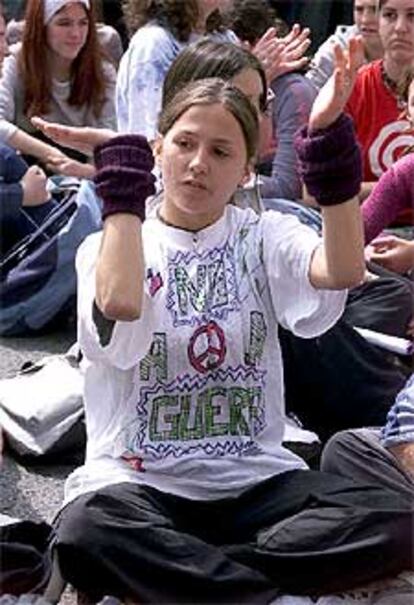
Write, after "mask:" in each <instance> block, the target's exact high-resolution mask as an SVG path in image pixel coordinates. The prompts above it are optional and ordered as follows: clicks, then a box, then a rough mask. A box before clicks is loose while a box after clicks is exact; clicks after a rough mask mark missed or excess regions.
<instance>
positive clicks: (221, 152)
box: [214, 147, 230, 158]
mask: <svg viewBox="0 0 414 605" xmlns="http://www.w3.org/2000/svg"><path fill="white" fill-rule="evenodd" d="M214 153H215V154H216V156H218V157H219V158H228V157H229V155H230V153H229V152H228V151H227V149H221V147H216V148H215V149H214Z"/></svg>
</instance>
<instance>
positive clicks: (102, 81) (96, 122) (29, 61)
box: [0, 0, 116, 176]
mask: <svg viewBox="0 0 414 605" xmlns="http://www.w3.org/2000/svg"><path fill="white" fill-rule="evenodd" d="M115 78H116V75H115V69H114V68H113V66H112V65H111V64H110V63H109V62H107V61H105V60H104V58H103V55H102V52H101V49H100V47H99V44H98V42H97V38H96V29H95V18H94V11H93V5H92V3H91V1H90V0H77V1H75V2H73V1H71V0H29V1H28V4H27V9H26V14H25V29H24V33H23V40H22V44H21V46H20V47H19V48H18V50H17V51H16V52H15V53H13V54H11V55H10V56H9V57H7V58H6V60H5V62H4V67H3V76H2V78H1V80H0V142H2V143H5V144H7V145H10V146H11V147H14V148H15V149H17V150H18V151H20V152H21V153H23V154H24V155H26V156H32V157H34V158H35V159H36V161H37V162H38V163H40V164H42V165H43V166H44V167H46V168H47V169H48V170H51V171H53V172H57V173H62V174H73V175H76V176H88V175H89V174H90V170H89V169H88V168H89V167H88V166H83V165H82V164H81V163H79V162H76V161H73V160H70V159H69V157H68V156H72V157H73V156H74V154H73V151H71V150H68V149H65V150H63V151H62V150H59V149H57V148H56V147H55V146H54V145H52V144H50V143H49V142H45V141H42V140H40V139H39V137H38V136H37V133H36V131H35V129H34V128H33V126H32V124H31V122H30V118H31V117H32V116H34V115H40V116H42V117H44V118H46V119H48V120H54V121H57V122H60V123H62V124H68V125H72V126H88V125H89V126H96V127H103V128H104V127H108V128H114V127H115V125H116V121H115V107H114V90H115ZM75 159H76V160H81V161H85V160H86V158H85V157H84V156H79V155H75Z"/></svg>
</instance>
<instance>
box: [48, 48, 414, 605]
mask: <svg viewBox="0 0 414 605" xmlns="http://www.w3.org/2000/svg"><path fill="white" fill-rule="evenodd" d="M357 52H358V42H356V43H355V44H354V45H353V46H351V54H350V58H349V60H346V59H345V57H342V61H340V62H339V66H338V70H337V73H336V79H335V85H334V87H333V88H332V89H331V90H330V91H328V92H329V94H328V96H326V95H325V96H324V97H320V98H319V101H317V102H316V104H315V106H314V108H313V112H312V115H311V118H310V125H309V128H308V129H307V130H305V131H303V132H302V133H301V135H300V136H299V137H298V139H297V149H298V153H299V156H300V158H301V161H302V162H303V168H304V173H305V174H306V179H307V185H308V187H310V189H311V192H312V194H313V195H315V197H316V198H317V199H318V201H319V202H320V203H321V205H322V207H323V209H322V214H323V220H324V239H323V240H321V239H320V238H319V237H318V235H317V234H316V233H315V232H314V231H312V230H310V229H309V228H307V227H306V226H304V225H301V224H300V223H299V222H298V221H297V219H296V218H295V217H292V216H286V215H281V214H279V213H277V212H269V213H263V214H262V215H260V216H258V215H256V214H255V213H254V212H253V211H252V210H250V209H245V210H242V209H239V208H236V207H234V206H232V205H229V204H228V202H229V201H230V200H231V198H232V196H233V194H234V192H235V191H236V189H237V187H238V185H240V184H242V183H243V182H244V181H245V180H246V179H248V178H249V175H250V170H251V167H252V162H253V161H254V157H255V153H256V145H257V140H258V117H257V112H256V110H255V108H254V106H253V105H252V104H251V103H250V101H249V100H248V99H247V97H246V96H244V95H243V94H242V93H241V92H240V91H239V90H238V89H236V88H235V87H234V86H233V85H232V84H229V83H225V82H223V81H222V80H217V79H209V80H200V81H197V82H193V83H190V84H188V85H187V86H186V87H185V88H183V89H182V90H181V91H179V92H178V93H177V94H176V95H175V96H174V97H173V98H172V99H171V100H170V101H169V103H168V104H167V105H166V107H165V108H164V109H163V111H162V113H161V116H160V122H159V132H160V136H159V137H158V139H157V141H156V144H155V161H156V162H157V163H158V164H159V166H160V169H161V171H162V174H163V193H162V196H161V202H160V205H159V207H158V210H157V212H155V213H153V214H151V216H149V217H148V218H147V219H145V203H146V200H147V198H148V197H149V196H151V195H152V194H153V193H154V177H153V176H152V172H151V171H152V168H153V156H152V152H151V149H150V147H149V145H148V143H147V141H146V140H145V139H144V138H143V137H141V136H139V135H121V136H118V137H114V138H112V139H110V140H109V141H106V142H105V143H103V144H100V145H98V146H97V147H96V148H95V164H96V167H97V174H96V185H97V190H98V193H99V195H100V196H101V198H102V200H103V220H104V228H103V233H102V234H98V235H97V236H91V237H90V238H88V239H87V240H86V242H85V243H84V244H83V245H82V248H81V249H80V252H79V255H78V261H77V268H78V274H79V284H80V290H79V308H78V312H79V342H80V346H81V347H82V350H83V351H84V353H85V356H86V358H87V360H88V368H87V370H86V385H85V405H86V422H87V426H88V448H87V457H86V462H85V464H84V465H83V466H82V467H81V468H79V469H77V470H76V471H75V472H74V473H73V474H72V475H71V476H70V477H69V478H68V481H67V484H66V498H65V507H64V508H63V510H62V512H61V514H60V516H59V518H58V520H57V543H56V548H57V554H58V558H59V564H60V568H61V571H62V574H63V576H64V577H65V578H66V579H67V580H68V581H70V582H71V584H72V585H73V586H75V587H76V588H77V589H78V590H81V591H82V592H84V593H86V594H87V595H88V597H89V598H92V599H97V598H99V597H100V596H102V595H103V594H112V595H114V596H117V597H119V598H122V599H128V600H130V601H134V602H146V603H157V604H158V603H186V602H187V603H189V602H197V603H212V602H219V603H268V602H270V601H271V600H272V599H273V598H274V597H275V596H276V595H277V594H280V593H281V592H283V591H286V592H288V591H290V592H296V593H311V594H320V593H324V592H329V591H332V590H334V589H339V588H344V589H345V588H349V587H351V586H355V585H356V584H360V583H362V582H366V581H369V580H373V579H376V578H379V577H382V576H386V575H388V574H393V573H397V572H398V571H400V570H402V569H405V568H407V567H410V566H412V560H411V558H412V544H411V536H412V514H411V506H410V504H411V503H410V500H409V498H408V497H405V496H404V495H403V494H398V493H394V492H393V490H391V489H389V490H388V489H377V488H376V487H373V486H372V485H367V484H365V483H358V482H355V481H353V480H352V479H348V478H342V477H338V476H336V475H332V474H325V473H321V472H313V471H310V470H308V469H307V467H306V465H305V464H304V462H303V461H302V460H301V459H300V458H298V457H297V456H296V455H295V454H293V453H291V452H289V451H288V450H286V449H285V448H284V447H283V446H282V437H283V424H284V422H283V420H284V401H283V375H282V374H283V373H282V360H281V353H280V346H279V343H278V337H277V327H278V324H279V323H280V324H282V325H284V326H285V327H288V328H290V329H292V330H294V331H295V333H297V334H299V335H302V336H309V337H311V336H315V335H318V334H321V333H322V332H323V331H325V330H327V329H328V328H329V327H330V326H331V325H333V323H334V322H335V321H336V320H337V319H338V317H339V316H340V314H341V313H342V310H343V306H344V303H345V299H346V289H345V288H346V287H347V286H351V285H354V284H356V283H359V282H360V281H361V280H362V278H363V274H364V260H363V235H362V227H361V221H360V214H359V205H358V199H357V193H358V190H359V185H360V177H361V173H360V170H359V169H358V168H359V167H360V155H359V150H358V146H357V145H356V142H355V138H354V134H353V129H352V125H351V123H350V120H349V119H348V118H347V117H345V116H344V115H343V114H342V107H343V103H342V101H343V97H342V95H341V91H342V90H343V89H344V87H345V88H346V86H347V82H348V80H349V81H350V82H351V83H352V79H353V78H354V77H355V72H356V57H355V55H356V54H357ZM345 92H346V91H345ZM333 146H335V149H336V150H337V156H336V157H335V162H341V166H342V170H341V171H338V174H339V175H340V178H338V179H337V182H336V186H337V188H336V194H335V196H332V195H331V193H329V192H327V190H326V186H325V183H326V173H327V171H331V170H332V164H331V162H332V147H333ZM373 560H375V564H373Z"/></svg>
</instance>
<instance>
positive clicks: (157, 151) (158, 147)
mask: <svg viewBox="0 0 414 605" xmlns="http://www.w3.org/2000/svg"><path fill="white" fill-rule="evenodd" d="M151 147H152V152H153V154H154V160H155V163H156V164H157V166H159V165H160V164H161V160H162V147H163V138H162V136H161V135H157V138H156V139H155V140H154V141H153V142H152V144H151Z"/></svg>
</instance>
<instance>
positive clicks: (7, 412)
mask: <svg viewBox="0 0 414 605" xmlns="http://www.w3.org/2000/svg"><path fill="white" fill-rule="evenodd" d="M82 391H83V375H82V371H81V369H80V366H79V360H78V358H77V357H76V356H75V355H71V354H68V355H52V356H48V357H44V358H43V359H41V360H40V361H38V362H36V363H34V364H31V365H30V366H29V367H27V368H24V369H22V370H21V371H20V372H19V373H18V374H17V375H16V376H14V377H12V378H5V379H3V380H0V427H2V429H3V431H4V434H5V435H6V437H7V441H8V443H9V445H10V447H11V448H12V449H14V450H15V451H16V452H17V453H19V454H21V455H33V456H41V455H44V454H47V453H50V451H51V450H53V451H55V450H59V449H64V448H67V447H71V446H72V445H74V444H72V443H68V440H67V435H68V432H69V431H70V430H71V429H73V427H74V425H76V423H78V422H79V421H80V420H81V418H82V416H83V413H84V408H83V398H82ZM79 434H80V431H78V432H77V435H78V437H77V438H79ZM62 444H64V448H63V445H62ZM60 446H61V447H60Z"/></svg>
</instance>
